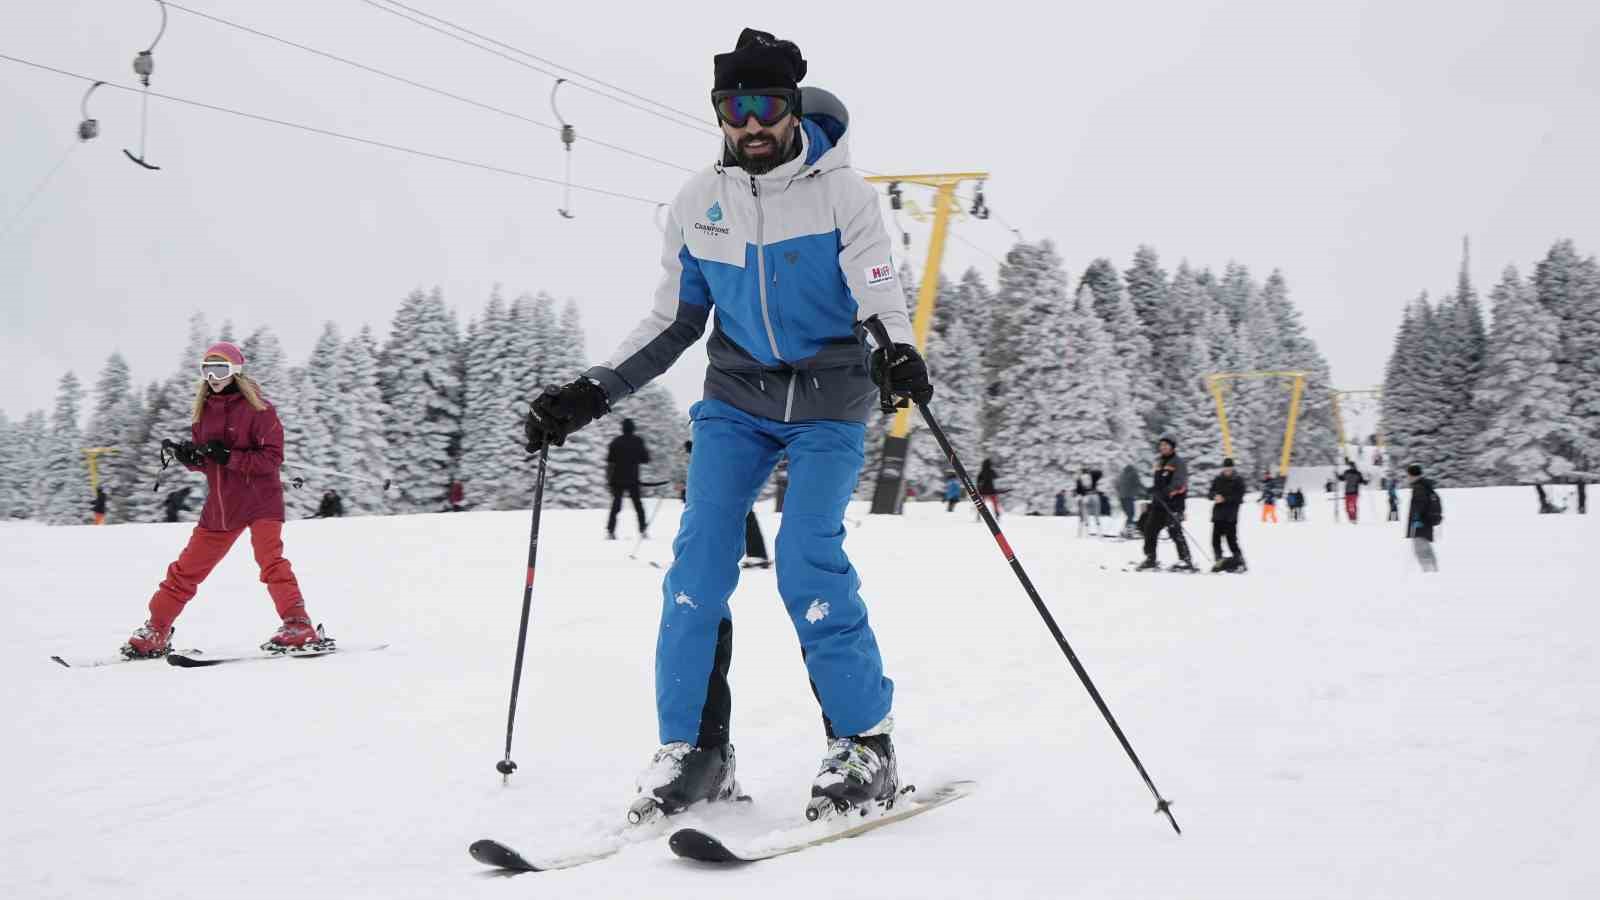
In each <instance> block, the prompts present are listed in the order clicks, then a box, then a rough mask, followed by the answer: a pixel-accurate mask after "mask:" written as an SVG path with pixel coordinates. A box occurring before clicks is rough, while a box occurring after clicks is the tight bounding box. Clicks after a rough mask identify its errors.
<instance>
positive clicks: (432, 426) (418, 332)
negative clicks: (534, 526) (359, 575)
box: [378, 288, 461, 512]
mask: <svg viewBox="0 0 1600 900" xmlns="http://www.w3.org/2000/svg"><path fill="white" fill-rule="evenodd" d="M455 325H456V321H455V317H454V316H453V315H452V314H451V312H450V310H449V309H448V308H447V307H446V306H445V303H444V296H443V294H442V292H441V291H440V290H439V289H438V288H435V289H434V290H433V291H431V292H428V293H424V292H422V291H420V290H419V291H413V292H411V293H410V294H409V295H407V296H406V298H405V300H404V301H402V302H401V304H400V308H399V310H397V311H396V313H395V318H394V324H393V328H392V330H391V332H390V335H389V342H388V343H387V344H386V345H385V346H384V349H383V354H382V357H381V359H380V360H379V369H378V371H379V380H380V384H381V385H382V390H383V399H384V410H385V415H386V417H387V418H386V420H385V422H384V437H385V439H386V440H387V441H388V445H389V465H388V471H389V472H390V477H391V478H392V479H393V480H394V490H393V492H392V494H391V508H392V509H394V511H396V512H437V511H439V510H442V509H445V508H446V506H447V505H448V504H447V500H448V497H449V490H450V480H451V476H452V473H453V471H454V455H453V454H454V451H455V449H456V446H457V442H458V439H459V433H458V429H459V428H460V419H461V405H460V392H461V385H460V381H459V372H460V368H459V366H460V364H459V362H458V361H457V360H456V358H455V357H456V355H457V352H458V344H459V341H460V338H459V336H458V335H457V333H456V330H455Z"/></svg>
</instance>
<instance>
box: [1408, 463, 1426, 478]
mask: <svg viewBox="0 0 1600 900" xmlns="http://www.w3.org/2000/svg"><path fill="white" fill-rule="evenodd" d="M1406 474H1407V475H1419V476H1420V475H1421V474H1422V467H1421V466H1419V465H1417V464H1416V463H1412V464H1411V465H1409V466H1406Z"/></svg>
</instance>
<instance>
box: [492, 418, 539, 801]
mask: <svg viewBox="0 0 1600 900" xmlns="http://www.w3.org/2000/svg"><path fill="white" fill-rule="evenodd" d="M549 459H550V447H549V445H546V446H544V447H540V448H539V474H538V476H537V477H536V478H535V479H534V482H533V525H532V526H531V528H530V530H529V532H528V580H527V582H526V583H525V584H524V586H523V588H522V625H521V627H520V629H519V630H518V631H517V662H516V665H515V666H514V667H513V668H512V670H511V709H510V711H509V712H507V713H506V756H505V759H502V760H500V761H499V762H497V763H495V764H494V768H495V771H497V772H499V773H500V775H501V779H500V783H501V784H509V783H510V782H511V773H512V772H515V771H516V770H517V764H516V763H514V762H512V761H511V730H512V728H513V727H515V726H516V724H517V689H518V688H519V687H521V685H522V654H523V651H524V650H526V649H527V646H528V615H529V613H531V612H532V611H533V568H534V563H535V561H536V560H537V559H538V558H539V511H540V509H541V508H543V507H544V475H545V465H546V463H547V462H548V461H549Z"/></svg>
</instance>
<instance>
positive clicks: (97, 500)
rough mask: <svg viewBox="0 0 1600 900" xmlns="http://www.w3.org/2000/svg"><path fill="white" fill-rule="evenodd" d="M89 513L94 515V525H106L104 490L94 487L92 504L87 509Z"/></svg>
mask: <svg viewBox="0 0 1600 900" xmlns="http://www.w3.org/2000/svg"><path fill="white" fill-rule="evenodd" d="M89 511H90V512H92V513H94V523H95V524H96V525H104V524H105V523H106V489H105V488H103V487H96V488H95V489H94V503H93V504H92V505H91V506H90V507H89Z"/></svg>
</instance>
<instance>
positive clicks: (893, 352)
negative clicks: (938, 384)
mask: <svg viewBox="0 0 1600 900" xmlns="http://www.w3.org/2000/svg"><path fill="white" fill-rule="evenodd" d="M885 379H887V380H885ZM872 383H873V384H875V385H877V386H878V387H879V388H880V389H886V390H888V392H889V393H890V394H893V395H894V396H896V397H910V398H911V399H912V400H914V401H916V402H917V403H918V404H923V403H927V402H928V401H929V400H932V399H933V382H932V381H929V380H928V364H927V363H925V362H923V361H922V354H920V353H918V352H917V348H915V347H913V346H911V345H910V344H894V345H892V346H890V347H889V348H887V349H885V348H883V347H879V348H878V349H876V350H874V351H872ZM900 405H901V406H904V405H905V404H904V403H901V404H900Z"/></svg>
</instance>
